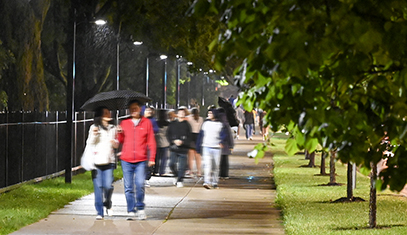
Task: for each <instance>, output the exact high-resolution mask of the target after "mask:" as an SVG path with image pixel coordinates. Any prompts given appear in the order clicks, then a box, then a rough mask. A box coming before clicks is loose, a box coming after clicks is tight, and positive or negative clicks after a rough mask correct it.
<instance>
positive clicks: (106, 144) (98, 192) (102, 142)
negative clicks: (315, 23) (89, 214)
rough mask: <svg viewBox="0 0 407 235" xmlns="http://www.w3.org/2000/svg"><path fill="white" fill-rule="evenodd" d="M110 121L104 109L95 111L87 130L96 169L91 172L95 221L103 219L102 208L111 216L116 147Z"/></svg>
mask: <svg viewBox="0 0 407 235" xmlns="http://www.w3.org/2000/svg"><path fill="white" fill-rule="evenodd" d="M111 120H112V118H111V116H110V111H109V110H108V109H107V108H105V107H100V108H97V109H96V110H95V118H94V124H93V125H92V126H91V127H90V128H89V135H88V139H87V140H86V144H87V145H94V148H93V152H94V163H95V167H96V169H94V170H92V181H93V187H94V191H95V193H94V194H95V208H96V211H97V216H96V219H97V220H102V219H103V218H104V213H103V212H104V211H103V207H106V213H107V214H108V215H109V216H112V211H111V208H112V200H111V198H112V194H113V169H114V167H115V162H116V159H115V156H114V151H113V148H117V147H118V145H119V144H118V141H117V140H115V138H116V127H115V126H114V125H112V124H109V122H110V121H111Z"/></svg>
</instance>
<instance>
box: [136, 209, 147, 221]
mask: <svg viewBox="0 0 407 235" xmlns="http://www.w3.org/2000/svg"><path fill="white" fill-rule="evenodd" d="M137 216H138V219H139V220H145V219H147V215H146V212H144V210H139V211H137Z"/></svg>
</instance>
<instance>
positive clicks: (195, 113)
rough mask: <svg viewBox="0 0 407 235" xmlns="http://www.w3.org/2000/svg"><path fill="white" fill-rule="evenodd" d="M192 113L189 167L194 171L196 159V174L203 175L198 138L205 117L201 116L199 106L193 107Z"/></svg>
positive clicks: (190, 120)
mask: <svg viewBox="0 0 407 235" xmlns="http://www.w3.org/2000/svg"><path fill="white" fill-rule="evenodd" d="M191 113H192V115H191V116H190V117H189V119H188V122H189V125H190V126H191V130H192V133H191V144H190V149H189V153H188V165H189V169H190V170H191V172H192V173H193V169H194V161H195V165H196V176H197V177H201V175H202V172H201V171H202V163H201V162H202V161H201V155H200V154H199V153H197V152H196V140H197V138H198V134H199V130H200V129H201V126H202V123H203V118H202V117H200V116H199V110H198V109H197V108H192V110H191Z"/></svg>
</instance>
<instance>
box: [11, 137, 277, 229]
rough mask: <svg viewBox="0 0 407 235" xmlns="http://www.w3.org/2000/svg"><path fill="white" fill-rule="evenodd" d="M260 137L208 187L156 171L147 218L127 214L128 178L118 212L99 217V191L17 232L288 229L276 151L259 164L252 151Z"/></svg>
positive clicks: (119, 193) (116, 202)
mask: <svg viewBox="0 0 407 235" xmlns="http://www.w3.org/2000/svg"><path fill="white" fill-rule="evenodd" d="M260 141H261V140H260V137H259V136H255V139H254V140H253V141H248V140H238V141H236V147H235V150H234V153H233V155H231V156H230V158H229V161H230V172H229V174H230V179H228V180H223V181H222V180H221V181H220V183H219V187H220V188H219V189H210V190H207V189H205V188H203V187H202V180H196V179H193V178H187V179H186V180H185V183H184V185H185V187H184V188H176V187H175V186H172V178H170V177H152V179H151V181H150V182H151V188H147V189H146V199H145V203H146V209H145V211H146V214H147V217H148V218H147V220H145V221H138V220H134V221H127V220H126V214H127V213H126V201H125V197H124V193H123V183H122V181H117V182H115V191H114V194H113V198H112V201H113V216H112V217H107V216H106V217H105V219H104V220H102V221H96V220H95V217H96V211H95V209H94V206H93V202H94V201H93V197H94V196H93V194H90V195H88V196H85V197H83V198H81V199H79V200H76V201H74V202H72V203H70V204H69V205H66V206H65V207H64V208H62V209H60V210H58V211H55V212H53V213H52V214H51V215H50V216H48V218H46V219H43V220H41V221H39V222H37V223H34V224H32V225H29V226H27V227H24V228H22V229H20V230H19V231H17V232H14V233H12V234H15V235H17V234H176V235H181V234H189V235H190V234H193V235H198V234H284V229H283V225H282V221H281V216H280V211H279V210H278V209H277V208H276V207H275V204H274V200H275V189H274V182H273V179H272V178H271V174H270V170H271V161H272V159H271V157H270V156H268V157H265V158H264V159H262V160H260V161H259V163H258V164H255V162H254V159H252V158H248V157H247V155H246V154H247V152H249V151H251V150H252V149H253V147H254V145H255V144H256V143H259V142H260Z"/></svg>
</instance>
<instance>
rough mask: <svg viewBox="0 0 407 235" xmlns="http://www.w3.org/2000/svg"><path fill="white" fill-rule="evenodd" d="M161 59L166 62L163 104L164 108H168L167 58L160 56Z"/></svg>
mask: <svg viewBox="0 0 407 235" xmlns="http://www.w3.org/2000/svg"><path fill="white" fill-rule="evenodd" d="M160 59H161V60H164V81H163V100H162V102H163V104H162V108H164V109H166V108H167V56H166V55H160Z"/></svg>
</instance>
